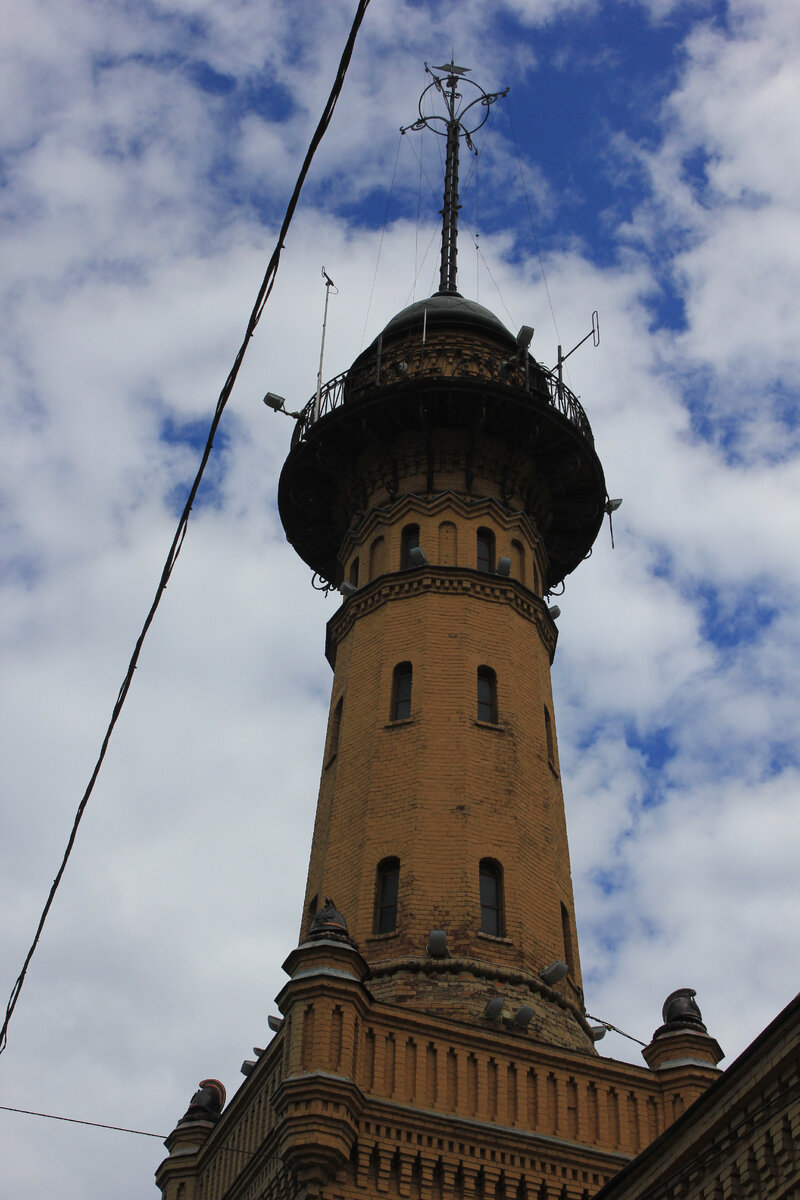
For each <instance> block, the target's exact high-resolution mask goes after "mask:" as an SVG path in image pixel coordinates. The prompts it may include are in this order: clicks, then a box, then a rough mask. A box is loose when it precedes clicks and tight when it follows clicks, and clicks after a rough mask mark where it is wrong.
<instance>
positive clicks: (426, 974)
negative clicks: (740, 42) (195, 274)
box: [157, 63, 721, 1200]
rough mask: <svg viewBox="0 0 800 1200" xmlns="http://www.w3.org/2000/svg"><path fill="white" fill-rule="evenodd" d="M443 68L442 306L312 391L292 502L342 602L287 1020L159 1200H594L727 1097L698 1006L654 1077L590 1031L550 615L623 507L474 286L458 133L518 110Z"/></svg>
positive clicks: (297, 542)
mask: <svg viewBox="0 0 800 1200" xmlns="http://www.w3.org/2000/svg"><path fill="white" fill-rule="evenodd" d="M436 70H437V71H442V72H444V74H443V75H434V76H433V83H432V84H431V85H430V87H431V88H434V89H435V90H436V92H437V94H438V96H439V97H440V98H441V100H442V102H443V104H444V108H445V114H444V116H443V117H441V118H439V121H440V122H441V127H442V128H441V132H442V133H443V134H444V136H445V137H446V139H447V168H446V182H445V196H444V206H443V218H444V219H443V235H442V265H441V277H440V288H439V291H438V292H437V293H436V295H434V296H433V297H431V298H430V299H428V300H424V301H420V302H418V303H416V304H412V305H411V307H410V308H406V309H405V310H404V311H403V312H401V313H399V314H398V315H397V316H396V317H394V319H393V320H391V321H390V322H389V324H388V325H387V326H386V327H385V329H384V330H383V331H382V333H381V334H380V335H379V336H378V337H377V338H376V339H375V341H374V342H373V343H372V345H370V346H369V347H368V349H367V350H365V351H364V352H363V353H362V354H361V355H360V356H359V358H358V359H357V360H356V361H355V362H354V363H353V365H352V367H351V368H350V369H349V371H347V372H345V373H344V374H343V375H341V376H339V377H337V378H336V379H334V380H332V381H331V382H330V383H328V384H327V385H326V386H325V387H324V388H321V389H319V390H318V393H317V395H316V396H315V397H314V398H313V399H312V400H311V401H310V402H309V404H308V405H307V407H306V408H305V409H304V410H303V412H302V414H301V416H300V419H299V420H298V422H297V426H296V429H295V433H294V437H293V439H292V445H291V449H290V452H289V456H288V458H287V461H286V464H285V466H284V469H283V472H282V475H281V481H280V489H279V506H280V513H281V518H282V521H283V524H284V527H285V529H286V533H287V536H288V538H289V541H290V542H291V544H292V545H293V546H294V548H295V549H296V550H297V552H298V554H299V555H300V556H301V557H302V558H303V560H304V561H305V562H306V563H308V564H309V566H310V567H311V568H312V569H313V571H314V572H316V574H317V575H319V576H320V577H321V578H322V580H323V581H329V582H330V583H331V584H332V585H333V584H335V585H336V586H338V587H339V590H340V591H341V592H342V594H343V597H344V599H343V603H342V605H341V607H340V608H339V610H338V611H337V613H336V614H335V615H334V616H333V618H332V619H331V620H330V621H329V622H328V628H327V638H326V655H327V658H328V661H329V663H330V665H331V667H332V669H333V687H332V693H331V706H330V715H329V721H328V730H327V737H326V744H325V748H324V755H323V764H322V778H321V783H320V790H319V800H318V805H317V816H316V823H315V828H314V836H313V842H312V847H311V858H310V865H309V872H308V883H307V888H306V896H305V901H304V908H303V915H302V920H301V929H300V944H299V946H298V948H297V949H296V950H294V951H292V953H291V954H290V955H289V957H288V959H287V961H286V963H285V964H284V965H285V969H286V971H287V973H288V975H289V977H290V978H289V982H288V983H287V984H286V986H285V987H284V989H283V991H282V992H281V994H280V995H279V997H278V1005H279V1008H280V1010H281V1012H282V1014H283V1018H282V1020H281V1022H278V1021H276V1020H273V1021H272V1022H271V1024H272V1026H273V1027H274V1028H275V1029H276V1035H275V1037H274V1038H273V1039H272V1041H271V1042H270V1044H269V1046H268V1047H267V1048H266V1050H265V1051H263V1052H259V1054H258V1057H257V1059H256V1060H253V1061H251V1062H247V1063H245V1064H244V1066H243V1072H244V1073H245V1076H246V1078H245V1081H244V1083H243V1084H242V1086H241V1088H240V1089H239V1091H238V1092H237V1094H236V1095H235V1097H234V1098H233V1099H232V1101H231V1103H230V1104H229V1106H228V1108H227V1109H226V1110H225V1111H224V1112H222V1111H221V1110H222V1104H223V1103H224V1090H223V1092H220V1090H219V1089H220V1086H221V1085H218V1084H217V1083H216V1081H213V1080H206V1081H204V1084H203V1085H201V1088H200V1091H198V1093H197V1094H196V1095H195V1097H194V1098H193V1101H192V1104H191V1106H190V1108H189V1111H188V1112H187V1114H186V1116H185V1117H184V1119H183V1120H182V1121H181V1122H180V1123H179V1124H178V1126H177V1127H176V1129H175V1130H174V1132H173V1133H172V1134H171V1135H170V1138H169V1139H168V1140H167V1146H168V1148H169V1150H170V1154H169V1157H168V1158H167V1159H165V1161H164V1162H163V1163H162V1164H161V1166H160V1167H159V1170H158V1172H157V1180H158V1183H159V1186H160V1187H161V1189H162V1192H163V1195H164V1197H165V1200H179V1198H180V1200H222V1197H223V1196H224V1197H226V1198H227V1200H234V1198H236V1200H239V1198H242V1200H245V1198H247V1200H255V1198H257V1197H259V1198H260V1197H265V1198H267V1200H273V1198H276V1200H277V1198H281V1200H283V1198H284V1197H285V1198H286V1200H288V1198H289V1197H295V1196H298V1195H301V1194H302V1195H308V1196H310V1197H311V1196H314V1197H317V1196H318V1197H319V1198H320V1200H335V1198H337V1200H338V1198H339V1197H341V1198H343V1200H356V1198H360V1197H371V1198H372V1200H374V1198H375V1196H376V1195H378V1194H385V1195H386V1196H387V1197H392V1198H393V1200H394V1198H395V1197H419V1198H420V1200H423V1198H424V1200H427V1198H428V1197H432V1198H435V1200H439V1198H441V1200H444V1198H446V1197H451V1196H453V1197H457V1198H458V1200H473V1198H476V1200H506V1198H511V1197H520V1198H522V1197H530V1198H532V1197H534V1196H535V1197H537V1198H539V1200H547V1198H554V1197H559V1198H565V1200H582V1198H583V1197H589V1196H591V1195H592V1194H593V1193H594V1192H595V1191H597V1190H598V1188H599V1187H600V1186H601V1185H602V1184H603V1183H604V1182H606V1181H607V1180H608V1179H609V1178H610V1177H611V1176H613V1175H614V1174H615V1173H616V1171H618V1170H619V1169H620V1167H621V1166H623V1165H624V1164H625V1162H627V1161H628V1160H629V1159H630V1158H631V1157H632V1156H633V1155H634V1154H635V1153H636V1152H637V1151H638V1150H640V1149H642V1148H643V1147H644V1146H645V1145H646V1144H647V1143H648V1142H649V1141H651V1140H652V1138H653V1137H654V1136H655V1135H656V1134H657V1133H659V1132H661V1130H662V1129H664V1128H665V1126H666V1125H667V1124H669V1122H670V1121H671V1120H673V1119H674V1117H675V1116H677V1115H679V1114H680V1112H681V1111H682V1110H683V1108H684V1106H685V1105H686V1104H687V1103H688V1102H690V1101H691V1100H693V1099H694V1098H695V1097H696V1096H697V1095H699V1094H700V1092H701V1091H702V1090H703V1089H704V1088H705V1087H706V1086H707V1084H708V1083H709V1082H710V1081H711V1080H712V1079H713V1078H714V1077H715V1075H716V1074H717V1072H716V1071H715V1069H714V1068H715V1064H716V1062H717V1061H718V1060H719V1058H720V1057H721V1052H720V1051H719V1047H718V1046H717V1044H716V1042H714V1041H713V1039H712V1038H710V1037H709V1036H708V1034H707V1033H706V1030H705V1027H704V1026H703V1024H702V1021H701V1018H700V1014H699V1011H698V1010H697V1008H696V1005H694V1002H693V999H692V997H693V993H691V991H690V989H681V991H680V993H676V994H674V995H673V997H671V998H670V1002H669V1006H666V1007H665V1014H664V1024H663V1025H662V1026H661V1028H660V1029H659V1030H658V1031H657V1033H656V1035H654V1039H653V1041H652V1043H651V1045H650V1046H649V1047H648V1048H647V1050H646V1051H645V1058H646V1061H647V1063H648V1064H649V1065H648V1066H647V1067H645V1066H642V1067H635V1066H630V1065H629V1064H627V1063H621V1062H615V1061H613V1060H610V1059H606V1058H601V1057H600V1056H599V1055H598V1054H597V1052H596V1049H595V1041H594V1039H595V1036H596V1033H597V1031H596V1030H595V1031H593V1030H592V1028H591V1026H590V1025H589V1024H588V1022H587V1019H586V1015H585V1009H584V1004H583V991H582V987H581V973H580V960H579V955H578V940H577V934H576V927H575V915H574V906H573V896H572V884H571V878H570V867H569V851H568V846H567V835H566V824H565V818H564V805H563V799H562V792H561V780H560V770H559V762H558V751H557V744H556V734H555V716H554V712H553V701H552V694H551V684H550V665H551V662H552V659H553V654H554V652H555V645H556V636H557V633H556V627H555V624H554V621H553V616H554V610H552V609H550V608H549V607H548V603H547V601H546V599H545V597H546V596H547V594H548V593H549V591H550V590H551V589H552V588H553V587H555V586H556V585H557V584H559V583H560V582H561V581H562V580H563V579H564V577H565V576H566V575H567V574H568V573H569V572H570V571H572V570H573V569H574V568H575V567H577V565H578V564H579V563H580V562H581V560H582V559H583V558H585V557H586V555H587V553H588V552H589V550H590V549H591V546H592V543H593V542H594V539H595V537H596V535H597V532H598V530H599V528H600V525H601V522H602V520H603V515H604V511H605V509H606V505H607V494H606V488H605V482H604V478H603V471H602V468H601V465H600V461H599V459H598V457H597V454H596V453H595V449H594V440H593V437H592V432H591V429H590V426H589V422H588V420H587V418H586V415H585V413H584V411H583V409H582V408H581V405H580V404H579V403H578V401H577V399H576V398H575V397H574V396H573V395H572V393H571V392H570V391H569V389H568V388H566V387H565V386H564V385H563V382H562V380H561V378H560V373H553V372H548V371H546V370H545V369H544V368H543V367H542V366H540V365H539V364H538V363H537V362H536V361H535V359H534V358H533V357H532V356H531V355H530V354H529V351H528V346H529V343H530V334H531V333H532V331H530V330H526V329H525V328H524V327H523V330H521V331H520V333H519V334H518V335H517V336H514V335H513V334H511V333H510V332H509V331H508V330H507V329H506V328H505V327H504V326H503V324H502V323H501V322H500V321H498V320H497V318H496V317H494V316H493V315H492V314H491V313H490V312H488V311H487V310H486V309H485V308H482V307H481V306H480V305H478V304H476V303H474V302H472V301H469V300H466V299H464V298H463V297H462V296H461V295H460V294H459V293H458V291H457V290H456V270H455V267H456V253H457V242H456V232H457V231H456V216H457V211H458V148H459V139H460V138H462V137H466V138H467V139H469V135H470V133H472V132H474V128H475V124H474V123H473V125H472V126H470V116H475V114H476V113H477V121H478V122H482V121H483V120H485V117H486V113H487V112H488V107H489V104H491V103H492V102H493V101H494V100H495V99H496V98H497V96H495V95H487V94H486V93H484V92H482V91H481V89H479V88H478V89H477V92H478V93H479V94H478V95H477V96H476V97H475V99H474V100H473V102H472V103H465V102H464V101H463V100H462V95H461V94H460V92H459V90H458V89H459V88H462V89H463V90H464V92H466V93H467V96H468V97H469V93H468V91H467V86H466V82H467V81H466V80H465V79H464V78H463V75H464V72H463V70H462V69H461V68H456V67H455V66H454V65H453V64H452V63H451V64H447V66H446V67H444V68H436ZM471 86H472V87H473V89H474V88H475V87H476V85H471ZM469 98H470V99H472V98H471V97H469ZM473 105H474V106H475V107H473ZM420 113H422V106H421V107H420ZM431 120H432V118H430V117H426V118H423V117H422V116H421V117H420V120H419V121H418V122H417V123H416V125H415V128H420V127H421V126H422V125H423V124H429V123H430V122H431Z"/></svg>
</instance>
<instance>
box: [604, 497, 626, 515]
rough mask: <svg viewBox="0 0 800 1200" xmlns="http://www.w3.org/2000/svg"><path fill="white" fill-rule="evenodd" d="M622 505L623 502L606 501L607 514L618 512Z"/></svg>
mask: <svg viewBox="0 0 800 1200" xmlns="http://www.w3.org/2000/svg"><path fill="white" fill-rule="evenodd" d="M620 504H622V501H621V500H606V512H607V513H608V514H609V515H610V514H611V513H612V512H616V511H617V509H618V508H619V506H620Z"/></svg>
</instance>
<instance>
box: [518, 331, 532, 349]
mask: <svg viewBox="0 0 800 1200" xmlns="http://www.w3.org/2000/svg"><path fill="white" fill-rule="evenodd" d="M516 341H517V345H518V346H519V348H520V350H527V349H528V346H530V344H531V342H532V341H533V326H532V325H520V327H519V333H518V334H517V338H516Z"/></svg>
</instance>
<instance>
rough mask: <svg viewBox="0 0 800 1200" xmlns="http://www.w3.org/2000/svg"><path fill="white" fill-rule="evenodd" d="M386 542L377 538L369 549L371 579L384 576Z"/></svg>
mask: <svg viewBox="0 0 800 1200" xmlns="http://www.w3.org/2000/svg"><path fill="white" fill-rule="evenodd" d="M384 547H385V542H384V540H383V538H382V537H376V538H375V541H374V542H373V543H372V545H371V546H370V549H369V577H370V579H376V578H377V577H378V575H382V574H383V558H384Z"/></svg>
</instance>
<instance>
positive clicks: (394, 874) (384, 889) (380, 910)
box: [375, 858, 400, 933]
mask: <svg viewBox="0 0 800 1200" xmlns="http://www.w3.org/2000/svg"><path fill="white" fill-rule="evenodd" d="M399 884H400V859H399V858H384V859H383V861H382V862H379V863H378V882H377V887H376V889H375V932H376V933H394V931H395V929H397V894H398V890H399Z"/></svg>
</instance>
